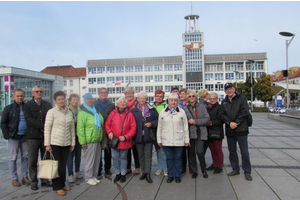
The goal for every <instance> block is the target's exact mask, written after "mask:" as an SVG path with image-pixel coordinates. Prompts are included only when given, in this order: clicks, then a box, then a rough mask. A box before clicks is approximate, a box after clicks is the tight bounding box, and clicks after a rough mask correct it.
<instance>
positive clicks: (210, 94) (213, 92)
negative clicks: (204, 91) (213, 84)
mask: <svg viewBox="0 0 300 200" xmlns="http://www.w3.org/2000/svg"><path fill="white" fill-rule="evenodd" d="M213 94H214V95H216V97H217V98H219V97H218V94H217V93H216V92H211V93H209V95H208V98H210V96H211V95H213Z"/></svg>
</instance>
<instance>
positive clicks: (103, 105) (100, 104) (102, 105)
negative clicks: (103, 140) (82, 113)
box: [94, 87, 115, 176]
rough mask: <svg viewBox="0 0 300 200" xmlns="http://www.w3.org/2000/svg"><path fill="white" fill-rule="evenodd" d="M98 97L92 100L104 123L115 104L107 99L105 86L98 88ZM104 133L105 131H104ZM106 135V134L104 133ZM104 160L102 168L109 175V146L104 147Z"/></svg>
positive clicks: (100, 168) (100, 166)
mask: <svg viewBox="0 0 300 200" xmlns="http://www.w3.org/2000/svg"><path fill="white" fill-rule="evenodd" d="M98 95H99V99H97V100H96V101H94V106H95V107H97V108H98V110H99V111H100V113H101V115H102V117H103V119H104V123H105V122H106V119H107V118H108V116H109V114H110V113H111V111H113V110H114V109H115V104H113V103H112V102H111V101H109V100H108V99H107V97H108V91H107V89H106V88H104V87H103V88H100V89H99V94H98ZM104 134H106V133H104ZM105 136H107V135H105ZM104 162H105V164H104V165H105V166H104V170H105V174H106V175H108V176H110V175H111V171H110V168H111V150H110V148H109V147H107V148H106V149H104ZM102 166H103V163H102V159H101V161H100V165H99V171H98V176H101V171H102Z"/></svg>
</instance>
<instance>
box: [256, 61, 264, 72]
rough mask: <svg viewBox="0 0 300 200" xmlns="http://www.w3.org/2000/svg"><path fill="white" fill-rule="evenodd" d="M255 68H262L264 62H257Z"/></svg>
mask: <svg viewBox="0 0 300 200" xmlns="http://www.w3.org/2000/svg"><path fill="white" fill-rule="evenodd" d="M257 70H264V63H263V62H257Z"/></svg>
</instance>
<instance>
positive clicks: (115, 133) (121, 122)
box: [105, 97, 136, 183]
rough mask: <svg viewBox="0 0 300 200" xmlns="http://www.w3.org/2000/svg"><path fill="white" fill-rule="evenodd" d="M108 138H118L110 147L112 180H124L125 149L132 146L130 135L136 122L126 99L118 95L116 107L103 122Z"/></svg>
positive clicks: (131, 135)
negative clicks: (115, 143)
mask: <svg viewBox="0 0 300 200" xmlns="http://www.w3.org/2000/svg"><path fill="white" fill-rule="evenodd" d="M105 131H106V133H107V135H108V139H109V140H112V139H113V137H117V138H119V144H118V147H117V148H116V149H114V148H111V152H112V159H113V165H114V168H115V171H116V177H115V179H114V182H117V181H119V180H120V182H121V183H123V182H125V181H126V167H127V151H128V149H130V148H131V147H132V137H133V136H134V135H135V131H136V123H135V119H134V117H133V114H132V113H131V112H130V111H128V109H127V100H126V98H125V97H120V98H119V99H118V101H117V107H116V108H115V109H114V110H113V111H112V112H111V113H110V114H109V116H108V118H107V120H106V122H105Z"/></svg>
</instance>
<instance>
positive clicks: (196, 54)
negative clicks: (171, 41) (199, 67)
mask: <svg viewBox="0 0 300 200" xmlns="http://www.w3.org/2000/svg"><path fill="white" fill-rule="evenodd" d="M200 59H202V49H192V50H188V49H186V50H185V60H200Z"/></svg>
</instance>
